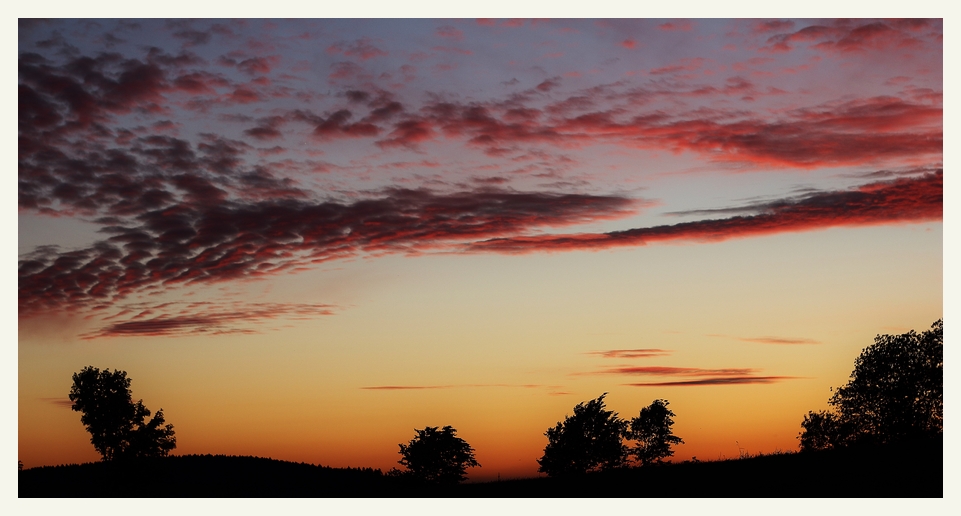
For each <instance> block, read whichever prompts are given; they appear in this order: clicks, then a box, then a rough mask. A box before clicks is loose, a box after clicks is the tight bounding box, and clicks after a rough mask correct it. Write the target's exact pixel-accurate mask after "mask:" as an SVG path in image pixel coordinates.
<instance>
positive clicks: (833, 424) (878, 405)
mask: <svg viewBox="0 0 961 516" xmlns="http://www.w3.org/2000/svg"><path fill="white" fill-rule="evenodd" d="M943 335H944V323H943V320H941V319H939V320H937V321H935V323H934V324H932V325H931V329H930V330H928V331H924V332H922V333H920V334H918V333H915V332H914V331H913V330H912V331H910V332H908V333H904V334H901V335H878V336H877V337H875V339H874V344H872V345H871V346H868V347H866V348H864V350H863V351H862V352H861V355H860V356H859V357H858V358H857V360H855V362H854V371H853V372H852V373H851V379H850V380H849V381H848V383H847V385H845V386H843V387H841V388H839V389H837V390H836V391H835V392H834V395H833V396H832V397H831V399H830V400H829V401H828V403H829V404H830V405H831V406H832V407H833V408H834V409H835V412H827V411H821V412H809V413H808V414H807V415H806V416H805V417H804V421H803V422H802V423H801V428H802V431H801V434H800V435H799V436H798V439H799V440H800V441H801V442H800V447H801V450H822V449H830V448H838V447H843V446H848V445H850V444H853V443H865V442H867V443H874V444H886V443H893V442H904V441H910V440H915V439H924V438H933V437H937V436H940V435H943V434H942V432H943V428H944V336H943Z"/></svg>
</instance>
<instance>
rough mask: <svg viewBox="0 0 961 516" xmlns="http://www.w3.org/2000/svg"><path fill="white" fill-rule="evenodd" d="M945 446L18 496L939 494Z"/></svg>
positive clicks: (54, 478) (295, 471) (27, 491)
mask: <svg viewBox="0 0 961 516" xmlns="http://www.w3.org/2000/svg"><path fill="white" fill-rule="evenodd" d="M942 457H943V445H942V443H940V442H938V443H930V444H923V445H913V446H910V447H888V448H863V449H859V450H842V451H830V452H812V453H803V454H801V453H791V454H781V455H766V456H761V457H753V458H745V459H738V460H727V461H716V462H698V463H690V462H685V463H680V464H665V465H661V466H654V467H648V468H641V469H636V470H621V471H611V472H605V473H595V474H589V475H585V476H583V477H579V478H574V479H552V478H531V479H523V480H509V481H503V482H487V483H473V484H461V485H457V486H452V487H449V488H446V489H441V488H430V487H424V486H418V485H415V484H410V483H409V482H405V481H404V480H403V479H398V478H393V477H388V476H386V475H382V474H381V472H380V471H379V470H371V469H335V468H328V467H322V466H314V465H310V464H298V463H293V462H283V461H277V460H271V459H263V458H256V457H228V456H222V455H221V456H213V455H187V456H176V457H167V458H162V459H145V460H142V461H138V462H133V463H127V464H110V463H89V464H79V465H70V466H56V467H49V466H48V467H41V468H31V469H28V470H25V471H22V472H21V473H20V474H19V496H20V497H24V498H25V497H432V496H443V497H712V498H713V497H721V498H727V497H738V498H753V497H942V496H943V474H942V471H943V469H942Z"/></svg>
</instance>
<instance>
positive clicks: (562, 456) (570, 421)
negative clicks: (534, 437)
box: [537, 392, 627, 477]
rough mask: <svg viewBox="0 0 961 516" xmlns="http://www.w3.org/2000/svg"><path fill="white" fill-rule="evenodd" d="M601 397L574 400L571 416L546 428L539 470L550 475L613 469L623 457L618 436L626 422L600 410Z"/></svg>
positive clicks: (602, 407) (612, 413)
mask: <svg viewBox="0 0 961 516" xmlns="http://www.w3.org/2000/svg"><path fill="white" fill-rule="evenodd" d="M604 396H607V393H606V392H605V393H604V394H601V395H600V396H599V397H598V398H597V399H594V400H591V401H588V402H586V403H585V402H581V403H578V404H577V406H575V407H574V415H572V416H567V417H565V419H564V421H562V422H558V423H557V425H556V426H555V427H553V428H548V429H547V432H545V433H544V435H546V436H547V447H545V448H544V456H543V457H541V458H540V459H538V460H537V462H538V464H540V467H539V468H538V469H537V470H538V471H540V472H543V473H547V474H548V475H550V476H552V477H558V476H569V475H578V474H583V473H586V472H588V471H595V470H601V469H610V468H617V467H620V466H623V465H624V462H625V460H626V459H627V448H626V447H625V446H624V445H623V444H622V443H621V436H622V435H623V433H624V431H625V430H626V429H627V421H624V420H622V419H620V418H618V417H617V413H616V412H613V411H610V410H605V409H604Z"/></svg>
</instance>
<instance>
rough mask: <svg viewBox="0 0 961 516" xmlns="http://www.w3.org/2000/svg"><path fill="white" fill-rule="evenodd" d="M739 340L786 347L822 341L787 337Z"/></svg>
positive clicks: (744, 338)
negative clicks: (784, 345)
mask: <svg viewBox="0 0 961 516" xmlns="http://www.w3.org/2000/svg"><path fill="white" fill-rule="evenodd" d="M738 340H742V341H744V342H757V343H759V344H786V345H797V344H820V343H821V341H818V340H814V339H792V338H786V337H738Z"/></svg>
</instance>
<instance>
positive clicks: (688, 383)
mask: <svg viewBox="0 0 961 516" xmlns="http://www.w3.org/2000/svg"><path fill="white" fill-rule="evenodd" d="M798 378H799V377H797V376H732V377H722V378H703V379H700V380H682V381H673V382H642V383H624V384H621V385H625V386H628V387H695V386H701V385H744V384H769V383H776V382H780V381H783V380H796V379H798Z"/></svg>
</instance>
